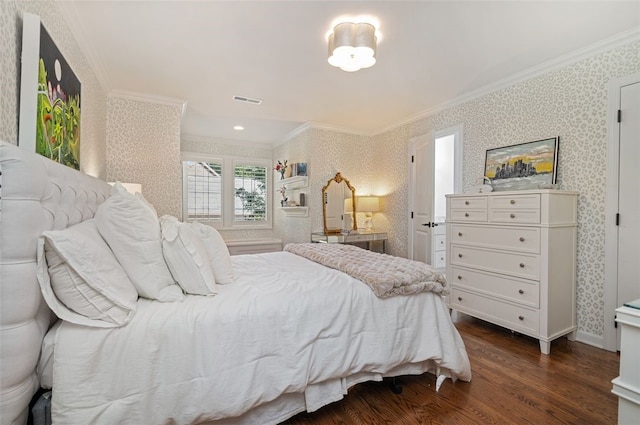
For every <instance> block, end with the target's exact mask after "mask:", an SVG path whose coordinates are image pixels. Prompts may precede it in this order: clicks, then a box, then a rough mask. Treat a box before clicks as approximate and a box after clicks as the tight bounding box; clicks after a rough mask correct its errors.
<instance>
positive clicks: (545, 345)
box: [540, 340, 551, 354]
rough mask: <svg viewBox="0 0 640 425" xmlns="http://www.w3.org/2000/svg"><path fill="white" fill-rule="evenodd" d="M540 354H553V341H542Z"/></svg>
mask: <svg viewBox="0 0 640 425" xmlns="http://www.w3.org/2000/svg"><path fill="white" fill-rule="evenodd" d="M540 352H541V353H542V354H549V353H550V352H551V341H543V340H540Z"/></svg>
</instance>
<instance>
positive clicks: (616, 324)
mask: <svg viewBox="0 0 640 425" xmlns="http://www.w3.org/2000/svg"><path fill="white" fill-rule="evenodd" d="M617 318H618V316H617V315H616V316H613V327H614V328H616V329H617V328H618V322H617V321H616V319H617Z"/></svg>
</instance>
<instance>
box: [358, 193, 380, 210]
mask: <svg viewBox="0 0 640 425" xmlns="http://www.w3.org/2000/svg"><path fill="white" fill-rule="evenodd" d="M356 209H357V210H358V211H359V212H378V211H380V198H378V197H377V196H358V201H357V204H356Z"/></svg>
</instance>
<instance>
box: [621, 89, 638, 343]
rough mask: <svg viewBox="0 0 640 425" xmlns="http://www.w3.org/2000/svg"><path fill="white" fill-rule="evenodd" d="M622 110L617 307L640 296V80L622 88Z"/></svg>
mask: <svg viewBox="0 0 640 425" xmlns="http://www.w3.org/2000/svg"><path fill="white" fill-rule="evenodd" d="M620 111H621V113H620V157H619V170H618V175H619V178H618V214H619V216H618V217H619V220H618V265H617V266H618V296H617V307H620V306H622V305H623V304H624V303H626V302H629V301H633V300H636V299H638V298H640V220H639V219H638V217H639V214H638V212H639V211H640V190H638V184H640V174H639V173H638V166H637V162H638V159H639V158H640V82H637V83H635V84H630V85H628V86H624V87H622V88H621V90H620ZM617 333H618V336H617V347H618V350H619V349H620V329H618V332H617Z"/></svg>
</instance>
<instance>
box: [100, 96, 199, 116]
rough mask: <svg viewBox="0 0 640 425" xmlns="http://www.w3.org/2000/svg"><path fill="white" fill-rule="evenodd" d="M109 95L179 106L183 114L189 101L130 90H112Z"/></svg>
mask: <svg viewBox="0 0 640 425" xmlns="http://www.w3.org/2000/svg"><path fill="white" fill-rule="evenodd" d="M107 97H111V98H113V97H117V98H120V99H128V100H135V101H137V102H146V103H155V104H157V105H169V106H178V107H180V108H181V109H182V116H184V113H185V111H186V109H187V101H186V100H183V99H176V98H173V97H164V96H156V95H153V94H147V93H138V92H133V91H128V90H111V91H110V92H109V94H107Z"/></svg>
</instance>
